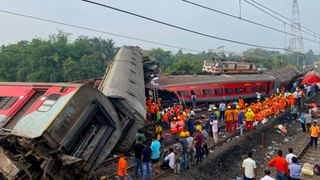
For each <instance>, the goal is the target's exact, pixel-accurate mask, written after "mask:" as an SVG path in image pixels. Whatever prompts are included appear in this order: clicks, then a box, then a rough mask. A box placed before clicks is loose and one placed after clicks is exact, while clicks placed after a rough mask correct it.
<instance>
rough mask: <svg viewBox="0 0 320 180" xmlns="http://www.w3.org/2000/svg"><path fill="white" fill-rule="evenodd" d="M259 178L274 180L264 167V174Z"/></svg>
mask: <svg viewBox="0 0 320 180" xmlns="http://www.w3.org/2000/svg"><path fill="white" fill-rule="evenodd" d="M261 180H275V179H274V178H273V177H271V176H270V170H269V169H266V170H264V176H263V177H262V178H261Z"/></svg>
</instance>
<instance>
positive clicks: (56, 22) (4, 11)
mask: <svg viewBox="0 0 320 180" xmlns="http://www.w3.org/2000/svg"><path fill="white" fill-rule="evenodd" d="M0 12H2V13H6V14H11V15H16V16H20V17H25V18H29V19H35V20H39V21H44V22H49V23H53V24H59V25H63V26H69V27H72V28H77V29H83V30H87V31H92V32H97V33H102V34H107V35H112V36H117V37H121V38H126V39H131V40H136V41H140V42H145V43H150V44H156V45H160V46H165V47H170V48H175V49H182V50H186V51H191V52H196V53H200V52H201V51H200V50H195V49H190V48H184V47H179V46H175V45H170V44H166V43H161V42H156V41H151V40H145V39H140V38H136V37H132V36H127V35H123V34H119V33H112V32H107V31H103V30H98V29H94V28H90V27H86V26H80V25H75V24H69V23H65V22H60V21H56V20H50V19H44V18H40V17H36V16H30V15H26V14H21V13H16V12H12V11H7V10H3V9H0Z"/></svg>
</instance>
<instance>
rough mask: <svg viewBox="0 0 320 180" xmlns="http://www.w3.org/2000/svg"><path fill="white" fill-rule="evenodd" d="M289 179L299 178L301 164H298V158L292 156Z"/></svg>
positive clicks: (295, 179) (299, 179)
mask: <svg viewBox="0 0 320 180" xmlns="http://www.w3.org/2000/svg"><path fill="white" fill-rule="evenodd" d="M289 172H290V179H292V180H301V165H300V164H298V158H297V157H292V163H291V164H289Z"/></svg>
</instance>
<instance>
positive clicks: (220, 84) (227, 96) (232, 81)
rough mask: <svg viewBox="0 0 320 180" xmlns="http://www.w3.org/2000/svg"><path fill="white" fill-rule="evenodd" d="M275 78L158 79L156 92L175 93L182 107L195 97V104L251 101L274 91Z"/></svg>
mask: <svg viewBox="0 0 320 180" xmlns="http://www.w3.org/2000/svg"><path fill="white" fill-rule="evenodd" d="M275 80H276V79H275V78H274V77H272V76H268V75H260V74H255V75H218V76H215V75H181V76H161V77H160V78H159V81H158V83H159V84H160V89H164V90H168V91H171V92H175V93H176V94H177V96H178V98H179V99H180V100H182V101H184V102H186V103H189V102H191V95H192V94H195V95H196V96H197V101H198V102H215V101H221V100H232V99H237V98H238V97H239V96H241V97H243V98H254V97H256V93H257V92H259V93H261V95H262V96H266V95H269V94H270V92H271V91H272V89H273V88H274V83H275Z"/></svg>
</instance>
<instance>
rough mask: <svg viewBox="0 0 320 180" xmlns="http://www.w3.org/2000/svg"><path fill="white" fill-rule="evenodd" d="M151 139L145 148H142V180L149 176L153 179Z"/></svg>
mask: <svg viewBox="0 0 320 180" xmlns="http://www.w3.org/2000/svg"><path fill="white" fill-rule="evenodd" d="M150 145H151V141H150V140H147V142H146V146H145V148H144V149H143V150H142V180H146V179H147V176H149V178H150V179H152V167H151V155H152V150H151V148H150Z"/></svg>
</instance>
